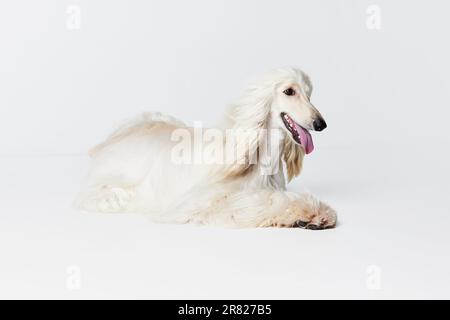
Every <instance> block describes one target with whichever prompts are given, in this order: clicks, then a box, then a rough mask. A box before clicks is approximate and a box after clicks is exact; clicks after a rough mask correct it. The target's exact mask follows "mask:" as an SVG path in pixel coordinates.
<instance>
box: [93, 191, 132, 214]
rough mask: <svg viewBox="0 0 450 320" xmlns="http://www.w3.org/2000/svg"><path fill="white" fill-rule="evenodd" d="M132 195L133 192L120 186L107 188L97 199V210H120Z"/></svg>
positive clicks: (114, 211)
mask: <svg viewBox="0 0 450 320" xmlns="http://www.w3.org/2000/svg"><path fill="white" fill-rule="evenodd" d="M132 197H133V192H132V191H129V190H125V189H122V188H108V189H105V190H103V192H102V195H101V197H100V198H99V199H98V200H97V210H98V211H100V212H111V213H116V212H122V211H124V210H125V209H126V207H127V205H128V203H129V202H130V200H131V198H132Z"/></svg>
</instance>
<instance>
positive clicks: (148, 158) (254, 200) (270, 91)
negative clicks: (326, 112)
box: [76, 68, 336, 228]
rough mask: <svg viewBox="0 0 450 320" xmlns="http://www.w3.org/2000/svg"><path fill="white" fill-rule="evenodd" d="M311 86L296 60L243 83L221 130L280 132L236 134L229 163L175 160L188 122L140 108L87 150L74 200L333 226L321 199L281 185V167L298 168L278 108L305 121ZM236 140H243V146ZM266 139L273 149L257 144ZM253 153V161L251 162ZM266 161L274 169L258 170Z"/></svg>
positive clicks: (159, 213) (157, 215)
mask: <svg viewBox="0 0 450 320" xmlns="http://www.w3.org/2000/svg"><path fill="white" fill-rule="evenodd" d="M287 86H293V87H295V88H296V90H297V91H298V96H297V97H294V98H293V97H287V96H285V95H284V94H283V93H282V91H283V89H284V88H285V87H287ZM311 91H312V85H311V81H310V79H309V78H308V76H307V75H306V74H305V73H304V72H302V71H300V70H299V69H295V68H282V69H277V70H273V71H271V72H269V73H268V74H266V75H265V76H263V77H262V78H261V79H260V80H259V81H257V82H256V83H255V84H254V85H252V86H250V87H249V88H248V89H247V90H246V91H245V92H244V94H243V95H242V97H241V99H239V100H238V101H237V103H236V104H234V105H232V106H231V107H230V108H229V110H228V113H227V115H226V119H227V123H228V124H227V125H226V126H225V128H221V130H230V131H231V132H236V133H237V134H242V135H246V134H247V132H257V133H259V132H262V130H268V129H272V130H276V132H278V133H280V134H279V135H275V136H269V138H267V136H264V135H258V134H256V135H252V136H246V137H244V136H239V137H238V139H237V142H235V144H234V145H232V150H233V152H237V157H238V160H239V161H236V162H233V163H223V164H205V163H202V164H177V163H174V162H173V161H172V151H173V148H174V147H175V146H176V143H177V142H176V141H173V139H172V134H173V132H174V131H175V130H177V129H179V128H185V129H186V130H190V131H191V132H193V130H194V129H193V128H189V127H187V126H185V125H184V124H183V123H182V122H181V121H178V120H177V119H175V118H173V117H170V116H166V115H162V114H160V113H145V114H143V115H141V116H139V117H137V118H136V119H134V120H132V121H129V122H127V123H125V124H124V125H123V126H122V127H120V128H119V129H117V130H116V131H114V132H113V133H112V134H111V135H110V136H109V137H108V138H107V139H106V141H104V142H103V143H101V144H100V145H98V146H97V147H95V148H94V149H92V150H91V152H90V154H91V156H92V163H91V168H90V171H89V174H88V177H87V179H86V182H85V184H84V185H83V188H82V190H81V191H80V193H79V195H78V196H77V199H76V206H77V207H78V208H80V209H82V210H85V211H89V212H139V213H146V214H148V215H149V217H151V219H152V220H154V221H158V222H169V223H199V224H215V225H222V226H232V227H263V226H284V227H291V226H293V227H295V226H309V225H311V226H315V227H317V226H318V227H319V228H328V227H333V226H334V225H335V224H336V213H335V211H334V210H333V209H331V208H330V207H329V206H328V205H326V204H325V203H323V202H320V201H318V200H316V199H315V198H314V197H312V196H311V195H309V194H296V193H293V192H287V191H286V180H285V172H284V171H285V169H287V171H288V175H289V177H288V178H289V180H290V179H291V178H292V177H293V176H296V175H298V174H299V173H300V170H301V166H302V161H303V156H304V149H303V147H302V146H300V145H299V144H297V143H295V142H294V141H293V139H292V137H291V136H290V134H289V132H288V131H287V130H286V128H285V127H284V125H283V123H282V121H281V117H280V113H281V112H288V113H289V115H290V116H291V117H292V118H293V119H294V120H295V121H296V122H297V123H299V124H300V125H302V127H304V128H308V129H311V128H312V121H313V120H314V117H315V116H317V115H319V112H318V111H317V109H315V108H314V107H313V106H312V104H311V103H310V100H309V99H310V96H311ZM242 129H246V130H242ZM241 132H244V133H241ZM266 139H268V140H269V141H267V140H266ZM242 141H249V143H248V144H247V145H246V146H244V148H242V146H240V145H239V144H240V143H241V142H242ZM267 145H271V146H272V147H279V150H280V152H275V153H269V154H266V153H264V152H262V151H264V148H267ZM207 149H208V148H203V151H202V152H205V153H206V152H208V151H207ZM256 153H258V154H260V156H259V158H258V161H257V163H250V162H249V157H251V156H252V155H255V154H256ZM203 156H206V157H208V156H212V155H203ZM268 157H269V158H268ZM268 164H269V167H270V166H271V169H272V170H273V169H278V170H273V171H274V173H273V174H267V173H264V174H263V172H264V170H266V171H267V165H268Z"/></svg>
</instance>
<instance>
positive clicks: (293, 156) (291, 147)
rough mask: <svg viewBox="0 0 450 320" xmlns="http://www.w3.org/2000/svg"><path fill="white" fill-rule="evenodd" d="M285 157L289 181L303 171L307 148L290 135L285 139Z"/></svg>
mask: <svg viewBox="0 0 450 320" xmlns="http://www.w3.org/2000/svg"><path fill="white" fill-rule="evenodd" d="M283 153H284V154H283V159H284V161H285V162H286V169H287V178H288V182H289V181H291V180H292V179H293V178H294V177H296V176H298V175H299V174H300V173H301V172H302V167H303V157H304V156H305V150H304V149H303V148H302V147H301V146H300V145H298V144H296V143H295V142H293V141H292V139H290V138H289V137H286V138H285V139H284V149H283Z"/></svg>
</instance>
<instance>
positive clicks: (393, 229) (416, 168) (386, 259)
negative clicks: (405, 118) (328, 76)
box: [0, 141, 450, 299]
mask: <svg viewBox="0 0 450 320" xmlns="http://www.w3.org/2000/svg"><path fill="white" fill-rule="evenodd" d="M442 145H448V142H444V141H441V142H439V141H435V147H433V149H432V150H433V152H432V154H430V153H424V152H421V150H420V149H419V148H418V146H416V145H414V144H413V142H411V144H410V145H408V146H407V145H403V146H401V147H399V146H393V145H392V146H389V145H383V153H380V152H379V151H377V149H378V147H379V146H377V144H375V143H370V142H367V144H365V145H359V146H350V145H349V146H345V145H341V146H339V148H336V147H334V148H333V147H325V146H321V148H320V149H318V150H317V151H315V153H313V154H312V155H311V156H309V157H308V159H307V161H306V164H305V170H304V174H303V176H301V177H300V178H299V179H298V180H297V181H296V182H295V183H294V184H292V185H291V189H292V190H302V189H303V188H305V189H308V190H310V191H311V192H313V193H314V194H316V195H317V196H318V197H320V198H322V199H324V200H326V201H327V202H329V203H330V204H332V205H333V206H334V207H335V208H336V209H337V210H338V212H339V218H340V223H339V226H338V227H337V228H336V229H334V230H326V231H309V230H301V229H255V230H229V229H221V228H213V227H194V226H187V225H159V224H152V223H150V222H148V221H147V220H146V219H145V218H144V217H142V216H138V215H100V214H98V215H96V214H83V213H79V212H77V211H75V210H73V209H72V208H71V207H70V205H71V201H72V199H73V197H74V194H75V193H76V191H77V189H78V186H79V182H80V180H81V178H82V176H83V175H84V174H85V172H86V168H87V164H88V158H87V157H81V156H53V157H50V156H46V157H43V156H42V157H38V156H33V157H25V156H23V157H19V156H15V157H2V158H1V160H0V161H1V162H0V163H1V165H0V167H1V168H2V170H1V171H0V179H1V182H0V188H1V189H0V191H1V194H2V201H1V204H0V298H63V299H67V298H243V299H244V298H267V299H272V298H276V299H278V298H288V299H290V298H450V294H449V290H450V276H449V270H450V259H449V253H450V250H449V244H450V234H449V226H450V205H449V202H448V197H449V190H450V188H449V187H450V185H449V184H450V182H449V181H450V179H449V173H448V169H447V163H450V156H449V155H448V153H447V150H446V148H442Z"/></svg>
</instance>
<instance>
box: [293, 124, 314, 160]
mask: <svg viewBox="0 0 450 320" xmlns="http://www.w3.org/2000/svg"><path fill="white" fill-rule="evenodd" d="M294 123H295V122H294ZM295 129H297V132H298V133H299V136H300V143H301V144H302V146H303V147H304V148H305V152H306V154H309V153H311V152H313V150H314V144H313V141H312V137H311V134H310V133H309V132H308V130H305V129H303V128H302V127H300V126H299V125H298V124H296V123H295Z"/></svg>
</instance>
